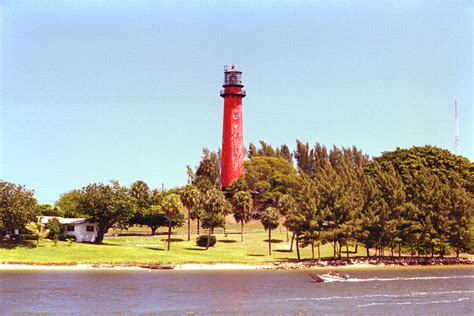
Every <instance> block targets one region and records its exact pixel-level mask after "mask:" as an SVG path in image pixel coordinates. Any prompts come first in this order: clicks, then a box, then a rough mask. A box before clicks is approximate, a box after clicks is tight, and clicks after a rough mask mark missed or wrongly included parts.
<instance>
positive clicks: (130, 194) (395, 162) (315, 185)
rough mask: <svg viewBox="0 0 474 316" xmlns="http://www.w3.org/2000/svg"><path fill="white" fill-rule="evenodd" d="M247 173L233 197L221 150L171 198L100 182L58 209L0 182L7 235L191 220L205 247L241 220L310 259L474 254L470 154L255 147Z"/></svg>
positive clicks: (140, 185) (142, 186)
mask: <svg viewBox="0 0 474 316" xmlns="http://www.w3.org/2000/svg"><path fill="white" fill-rule="evenodd" d="M247 157H248V159H247V160H246V161H245V162H244V168H245V173H244V174H243V175H242V177H241V178H239V179H238V180H236V181H234V183H233V184H232V186H231V187H230V188H228V190H227V191H221V190H220V183H219V179H220V152H219V151H217V152H212V151H209V150H207V149H204V150H203V155H202V158H201V161H200V162H199V164H198V165H197V166H196V167H195V168H192V167H189V166H188V167H187V173H188V184H187V185H185V186H183V187H179V188H174V189H171V190H166V191H165V190H159V189H150V188H149V187H148V185H147V184H146V183H145V182H143V181H141V180H138V181H136V182H134V183H132V185H131V186H130V187H125V186H122V185H120V184H119V183H118V182H117V181H111V183H109V184H102V183H93V184H89V185H88V186H86V187H84V188H82V189H75V190H71V191H69V192H66V193H64V194H62V195H61V196H60V198H59V199H58V201H57V202H56V203H55V205H54V206H49V205H38V204H37V202H36V200H35V199H34V192H33V191H31V190H27V189H26V188H25V187H23V186H19V185H16V184H12V183H8V182H5V181H0V188H1V199H0V231H1V232H3V233H4V234H5V233H7V232H13V230H14V229H16V228H19V227H23V226H24V225H25V224H27V223H28V222H29V221H31V220H33V218H34V217H35V216H37V215H39V214H42V215H56V216H65V217H89V218H94V219H95V220H96V221H97V223H98V238H97V240H96V241H97V242H102V240H103V237H104V234H105V233H106V232H107V231H108V230H109V229H110V228H123V229H126V228H128V227H130V226H131V225H142V226H148V227H150V229H151V231H152V234H155V232H156V230H157V229H158V228H159V227H163V226H164V227H167V229H168V243H167V247H168V249H169V248H170V243H171V238H170V236H171V232H172V229H174V228H177V227H181V226H183V225H184V224H185V223H186V222H187V231H188V232H187V235H188V240H190V238H191V227H190V225H191V220H195V221H196V223H197V232H198V235H199V232H200V229H201V228H203V229H206V232H207V244H206V247H207V248H208V247H209V246H210V242H211V236H212V235H213V232H214V229H215V228H217V227H225V218H226V216H227V215H229V214H233V216H234V218H235V220H236V221H237V222H238V223H239V224H240V227H241V241H242V242H243V241H244V231H245V229H244V226H245V224H246V223H248V222H249V221H250V220H260V221H261V223H262V225H263V227H264V228H265V229H266V230H267V231H268V234H269V238H268V239H269V253H270V254H271V232H272V230H273V229H275V228H277V227H278V226H279V225H280V224H281V225H284V226H285V227H286V228H287V230H288V232H289V233H291V242H290V250H291V251H293V247H294V246H295V248H296V252H297V256H298V258H300V247H311V250H312V257H313V258H315V257H316V254H315V251H316V250H317V251H318V257H319V248H320V246H321V245H323V244H330V245H331V246H332V248H333V255H334V257H341V256H342V255H343V254H346V255H347V256H349V253H350V252H351V251H350V250H349V247H352V248H356V250H354V251H357V246H358V245H359V244H362V245H364V246H365V247H366V249H367V256H369V255H370V252H369V250H370V249H373V250H375V254H376V255H384V254H385V252H386V251H387V250H388V251H389V253H390V254H391V255H392V256H393V255H394V253H395V252H396V253H398V255H401V253H402V252H403V253H406V252H409V253H411V254H415V253H417V254H425V255H428V254H430V255H435V254H438V255H444V254H446V253H448V252H451V251H454V252H456V253H457V254H458V253H459V252H463V251H470V250H471V249H472V248H471V236H470V227H471V214H472V205H473V203H472V201H473V196H474V175H473V174H474V172H473V171H474V167H473V164H472V163H471V162H470V161H469V160H468V159H467V158H464V157H462V156H457V155H453V154H451V153H450V152H449V151H447V150H443V149H440V148H436V147H432V146H424V147H413V148H410V149H396V150H395V151H391V152H384V153H383V154H382V155H381V156H380V157H376V158H374V159H369V157H368V156H367V155H364V154H363V153H362V151H360V150H359V149H357V148H356V147H353V148H338V147H336V146H333V147H332V148H330V149H327V148H326V147H325V146H322V145H321V144H319V143H316V144H315V145H314V146H309V144H308V143H303V142H300V141H297V142H296V148H295V149H294V150H293V151H291V150H290V149H289V147H288V146H287V145H282V146H280V147H276V148H273V147H272V146H271V145H269V144H267V143H265V142H263V141H261V142H260V144H259V146H258V147H257V146H255V145H254V144H250V145H249V148H248V150H247Z"/></svg>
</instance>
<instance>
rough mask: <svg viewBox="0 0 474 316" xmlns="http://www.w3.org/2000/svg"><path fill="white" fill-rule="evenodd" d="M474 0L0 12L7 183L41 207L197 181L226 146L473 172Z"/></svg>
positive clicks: (70, 5) (43, 4)
mask: <svg viewBox="0 0 474 316" xmlns="http://www.w3.org/2000/svg"><path fill="white" fill-rule="evenodd" d="M473 12H474V6H473V4H472V2H471V1H337V2H335V3H334V2H332V1H139V0H133V1H125V0H122V1H106V0H104V1H87V0H85V1H67V0H64V1H51V0H42V1H21V0H15V1H14V0H0V45H1V47H0V48H1V49H0V67H1V68H0V80H1V81H0V106H1V108H0V111H1V112H0V113H1V115H0V178H1V179H3V180H5V181H8V182H13V183H17V184H21V185H25V186H26V188H28V189H33V190H35V197H36V198H37V199H38V201H39V202H40V203H54V202H55V201H56V200H57V199H58V197H59V196H60V194H61V193H64V192H67V191H69V190H71V189H76V188H82V187H84V186H86V185H87V184H89V183H92V182H103V183H106V182H108V181H109V180H111V179H116V180H119V181H120V183H122V184H123V185H127V186H128V185H130V184H131V183H132V182H134V181H135V180H138V179H141V180H143V181H145V182H146V183H147V184H148V185H149V186H150V187H152V188H161V187H162V185H163V186H164V187H165V188H171V187H175V186H180V185H184V184H186V182H187V175H186V165H190V166H195V165H197V164H198V162H199V160H200V157H201V153H202V148H204V147H206V148H209V149H211V150H216V149H218V148H219V147H220V145H221V140H222V115H223V99H222V98H221V97H220V96H219V91H220V89H221V85H222V80H223V68H224V65H230V64H235V65H236V67H237V68H239V69H240V70H242V71H243V74H242V78H243V81H244V85H245V89H246V90H247V97H246V98H244V99H243V109H244V116H243V118H244V140H245V144H246V145H248V144H249V143H250V142H253V143H257V142H258V141H259V140H264V141H265V142H267V143H269V144H271V145H274V146H279V145H281V144H285V143H286V144H288V145H289V146H290V148H294V147H295V142H296V139H299V140H301V141H304V142H308V143H309V144H310V145H314V144H315V143H316V142H319V143H321V144H323V145H326V146H328V147H332V146H333V145H336V146H345V147H349V146H353V145H355V146H357V147H358V148H360V149H361V150H362V151H363V152H364V153H366V154H368V155H369V156H370V157H376V156H379V155H380V154H381V153H382V152H384V151H391V150H394V149H396V148H397V147H401V148H410V147H412V146H423V145H433V146H438V147H441V148H445V149H448V150H450V151H452V152H454V150H455V146H454V138H455V134H456V124H455V119H454V102H455V101H457V103H458V107H459V135H460V145H459V154H460V155H463V156H465V157H467V158H469V159H470V160H471V161H473V159H474V146H473V106H472V105H473V98H472V91H473V29H474V22H473Z"/></svg>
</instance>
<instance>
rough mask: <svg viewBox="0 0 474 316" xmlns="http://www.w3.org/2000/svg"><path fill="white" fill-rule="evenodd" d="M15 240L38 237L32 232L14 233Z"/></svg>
mask: <svg viewBox="0 0 474 316" xmlns="http://www.w3.org/2000/svg"><path fill="white" fill-rule="evenodd" d="M15 239H16V240H36V239H38V237H36V236H35V235H33V234H18V235H15Z"/></svg>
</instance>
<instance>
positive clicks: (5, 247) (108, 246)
mask: <svg viewBox="0 0 474 316" xmlns="http://www.w3.org/2000/svg"><path fill="white" fill-rule="evenodd" d="M196 237H197V235H193V236H192V238H191V241H187V235H186V233H184V231H180V232H179V233H178V234H175V235H173V236H172V242H171V250H170V251H167V250H166V239H167V236H166V235H161V234H160V235H157V236H154V237H151V236H147V237H145V236H143V237H141V236H140V237H136V236H133V237H110V238H105V239H104V243H103V244H102V245H97V244H88V243H72V244H69V243H67V242H59V243H58V245H57V246H54V243H53V242H52V241H47V240H45V241H42V242H41V243H40V247H38V248H37V247H35V246H34V245H35V241H24V242H21V243H10V242H9V243H6V242H3V243H0V262H4V263H7V262H17V263H20V262H21V263H115V264H126V263H163V264H166V263H172V264H173V263H221V262H226V263H250V264H251V263H254V264H259V263H260V264H261V263H269V262H274V261H288V260H292V259H293V260H294V259H296V258H297V257H296V250H295V249H294V251H293V252H289V250H288V249H289V243H288V242H287V241H286V240H287V239H286V238H287V236H286V232H285V231H284V230H281V231H280V230H278V229H277V230H275V231H273V232H272V250H273V251H272V256H269V255H268V241H267V239H268V234H267V233H266V232H264V231H263V230H261V231H255V232H251V233H247V234H246V235H245V236H244V238H245V241H244V242H243V243H242V242H241V241H240V234H234V233H232V234H227V236H226V235H223V234H220V233H219V234H216V237H217V244H216V245H215V246H214V247H212V248H210V249H209V250H207V251H206V250H205V249H204V248H201V247H198V246H196ZM332 253H333V250H332V247H331V246H330V245H325V246H323V247H321V256H322V257H330V256H332ZM364 254H365V248H363V247H359V253H358V254H357V255H364ZM352 255H353V256H354V255H355V254H352ZM315 256H317V249H315ZM301 258H302V259H310V258H311V248H310V247H306V248H304V249H302V251H301Z"/></svg>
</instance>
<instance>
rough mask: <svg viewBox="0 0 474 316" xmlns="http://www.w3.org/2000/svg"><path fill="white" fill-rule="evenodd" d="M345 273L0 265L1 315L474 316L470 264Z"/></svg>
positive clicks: (473, 287)
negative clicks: (339, 276) (328, 279)
mask: <svg viewBox="0 0 474 316" xmlns="http://www.w3.org/2000/svg"><path fill="white" fill-rule="evenodd" d="M321 271H323V270H321ZM346 271H348V273H349V274H350V275H351V277H352V279H351V281H350V282H332V283H315V282H313V280H312V279H311V278H310V277H309V276H308V272H309V271H302V270H299V271H268V270H255V271H248V270H244V271H148V270H143V271H113V270H110V271H103V270H100V271H94V270H92V271H3V272H1V271H0V311H1V312H0V314H1V315H8V314H29V313H35V314H36V313H43V314H68V315H69V314H73V315H75V314H77V315H87V314H91V313H93V314H94V313H101V314H141V313H158V314H203V315H204V314H232V315H233V314H242V315H248V314H259V315H261V314H264V315H265V314H267V315H270V314H271V315H273V314H292V315H294V314H303V315H304V314H352V315H354V314H355V315H367V314H371V315H375V314H379V315H380V314H383V315H387V314H404V315H434V314H436V315H474V269H472V268H469V267H458V268H443V269H441V268H396V269H383V270H382V269H375V270H353V271H351V270H344V272H346ZM313 272H314V271H313Z"/></svg>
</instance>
